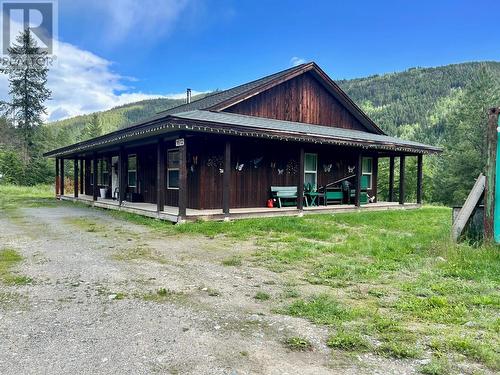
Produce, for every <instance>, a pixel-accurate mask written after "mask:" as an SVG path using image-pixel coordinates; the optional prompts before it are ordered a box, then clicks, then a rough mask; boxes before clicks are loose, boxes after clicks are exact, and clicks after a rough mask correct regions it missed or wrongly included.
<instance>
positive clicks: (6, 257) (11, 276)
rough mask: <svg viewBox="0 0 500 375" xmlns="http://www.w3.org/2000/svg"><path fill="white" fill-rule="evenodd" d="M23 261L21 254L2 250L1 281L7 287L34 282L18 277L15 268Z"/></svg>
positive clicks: (0, 262)
mask: <svg viewBox="0 0 500 375" xmlns="http://www.w3.org/2000/svg"><path fill="white" fill-rule="evenodd" d="M22 260H23V257H22V256H21V254H19V253H18V252H17V251H16V250H14V249H9V248H4V249H1V250H0V281H1V282H3V283H4V284H7V285H26V284H29V283H31V282H32V280H31V279H30V278H29V277H26V276H23V275H18V274H16V273H15V272H14V271H13V268H15V266H16V265H17V264H18V263H20V262H21V261H22Z"/></svg>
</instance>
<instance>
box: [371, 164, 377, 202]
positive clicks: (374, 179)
mask: <svg viewBox="0 0 500 375" xmlns="http://www.w3.org/2000/svg"><path fill="white" fill-rule="evenodd" d="M372 167H373V170H372V194H373V196H374V197H375V199H374V200H373V201H374V202H377V201H378V198H377V196H378V186H377V185H378V155H375V156H374V157H373V166H372Z"/></svg>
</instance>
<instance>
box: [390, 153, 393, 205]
mask: <svg viewBox="0 0 500 375" xmlns="http://www.w3.org/2000/svg"><path fill="white" fill-rule="evenodd" d="M389 202H394V156H391V157H390V158H389Z"/></svg>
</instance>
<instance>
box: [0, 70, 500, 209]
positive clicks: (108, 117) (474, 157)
mask: <svg viewBox="0 0 500 375" xmlns="http://www.w3.org/2000/svg"><path fill="white" fill-rule="evenodd" d="M499 81H500V63H499V62H471V63H463V64H454V65H447V66H443V67H436V68H411V69H408V70H407V71H404V72H399V73H390V74H384V75H375V76H370V77H366V78H359V79H352V80H342V81H338V83H339V85H340V86H341V87H342V88H343V89H344V90H345V91H346V92H347V93H348V94H349V95H350V96H351V98H353V99H354V100H355V101H356V102H357V103H358V104H359V105H360V106H361V107H362V108H363V109H364V110H365V111H366V112H367V113H368V115H369V116H370V117H371V118H372V119H373V120H374V121H375V122H376V123H377V124H378V125H379V126H380V127H381V128H382V129H383V130H384V131H385V132H386V133H388V134H390V135H394V136H398V137H402V138H406V139H410V140H417V141H421V142H426V143H430V144H434V145H440V146H442V147H443V148H444V149H445V152H444V154H443V155H441V156H439V157H436V158H427V161H426V163H425V170H424V172H425V180H424V182H425V184H426V188H425V198H426V200H427V201H437V202H442V203H446V204H452V203H460V202H461V201H462V200H463V199H464V198H465V195H466V194H467V191H468V190H469V189H470V186H472V184H473V182H474V177H475V176H477V174H478V173H479V172H480V171H482V170H483V168H484V161H485V158H484V134H485V133H484V125H485V124H486V111H487V109H488V108H490V107H492V106H499V105H500V97H499V95H498V93H499V92H500V84H499ZM181 103H183V100H173V99H154V100H145V101H141V102H137V103H133V104H129V105H125V106H122V107H117V108H113V109H111V110H109V111H104V112H101V113H99V116H98V119H99V122H100V124H99V126H98V128H99V131H100V132H103V133H107V132H110V131H112V130H115V129H118V128H120V127H123V126H126V125H128V124H130V123H133V122H136V121H139V120H142V119H145V118H147V117H149V116H151V115H154V114H155V113H157V112H159V111H161V110H164V109H168V108H171V107H173V106H176V105H179V104H181ZM92 118H93V116H92V115H84V116H78V117H75V118H71V119H67V120H63V121H59V122H56V123H52V124H48V125H45V126H43V127H42V128H41V129H39V131H38V133H37V137H38V138H37V142H38V144H39V147H40V149H41V150H48V149H51V148H55V147H58V146H63V145H66V144H70V143H74V142H77V141H80V140H83V139H86V138H89V137H90V134H91V133H89V132H88V131H87V130H88V128H90V127H91V124H92V121H93V120H92ZM95 118H97V117H95ZM95 125H96V124H94V127H93V128H95ZM0 131H1V133H2V135H4V134H5V136H3V137H2V139H0V173H3V174H4V176H5V177H4V181H7V180H10V181H12V182H17V183H36V182H42V181H52V179H53V171H52V164H47V161H45V160H37V161H36V165H32V167H36V168H39V169H40V170H39V171H37V172H36V173H33V169H31V172H30V176H27V174H26V173H24V175H23V173H22V171H23V170H24V171H25V172H26V171H27V170H28V169H29V167H27V166H26V165H25V166H24V167H23V163H22V160H17V159H20V158H19V155H17V153H16V147H15V145H16V139H15V132H14V131H12V129H9V126H8V124H6V123H5V122H4V123H2V122H1V121H0ZM13 145H14V146H13ZM31 163H35V161H31ZM413 169H414V163H413V162H412V161H410V162H409V163H408V172H409V174H410V175H411V176H413V174H414V173H413V172H414V171H413ZM385 173H386V169H385V165H384V164H383V163H382V165H381V174H382V177H383V178H385V176H384V174H385ZM33 175H34V176H35V177H33ZM20 176H21V177H20ZM411 176H410V178H409V182H408V183H409V186H408V191H409V194H410V196H411V194H412V193H413V192H414V181H413V179H412V178H411ZM381 183H384V180H381ZM380 190H381V193H382V194H384V191H385V190H384V185H382V186H381V187H380Z"/></svg>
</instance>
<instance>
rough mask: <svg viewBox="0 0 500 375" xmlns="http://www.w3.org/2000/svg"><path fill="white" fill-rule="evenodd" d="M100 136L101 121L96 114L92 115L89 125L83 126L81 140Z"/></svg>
mask: <svg viewBox="0 0 500 375" xmlns="http://www.w3.org/2000/svg"><path fill="white" fill-rule="evenodd" d="M100 135H102V125H101V119H100V118H99V114H98V113H93V114H92V118H91V120H90V122H89V123H87V124H86V125H85V128H84V129H83V132H82V138H83V140H86V139H90V138H95V137H99V136H100Z"/></svg>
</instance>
